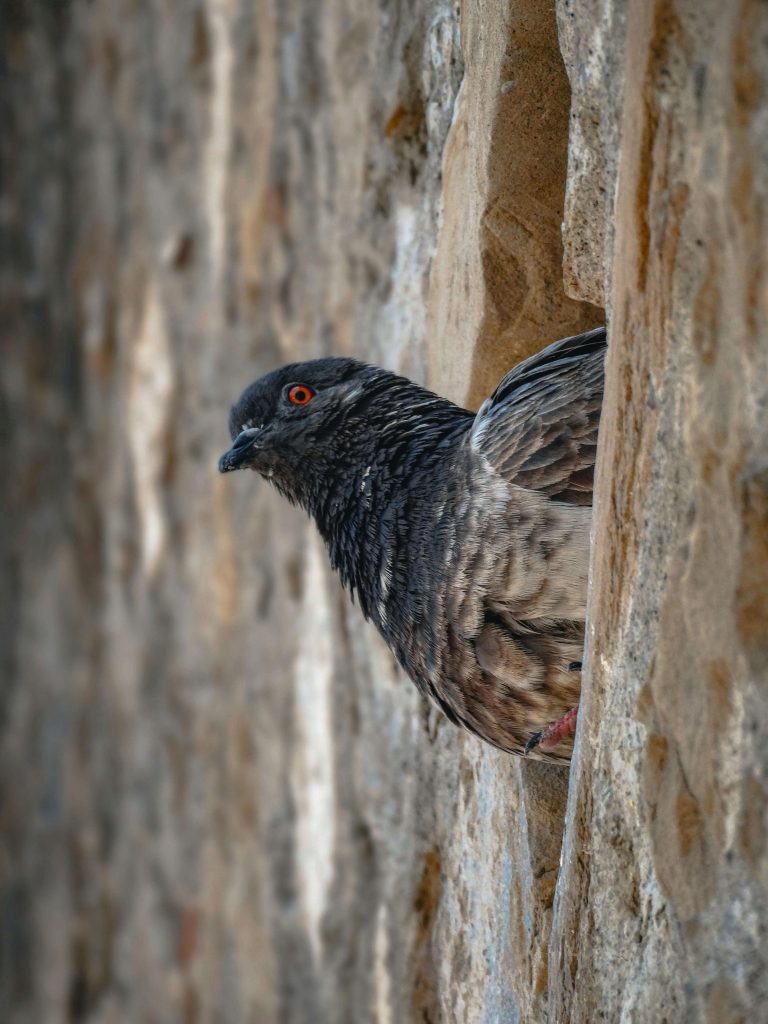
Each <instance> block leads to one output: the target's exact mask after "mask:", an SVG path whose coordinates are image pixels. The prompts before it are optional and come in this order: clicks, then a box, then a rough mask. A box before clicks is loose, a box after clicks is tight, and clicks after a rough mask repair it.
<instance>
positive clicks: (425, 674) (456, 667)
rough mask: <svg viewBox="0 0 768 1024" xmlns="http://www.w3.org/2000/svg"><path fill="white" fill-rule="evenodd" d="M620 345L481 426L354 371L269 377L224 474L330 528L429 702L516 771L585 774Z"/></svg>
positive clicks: (332, 362)
mask: <svg viewBox="0 0 768 1024" xmlns="http://www.w3.org/2000/svg"><path fill="white" fill-rule="evenodd" d="M605 350H606V332H605V329H604V328H597V329H595V330H592V331H589V332H587V333H585V334H579V335H576V336H574V337H570V338H565V339H563V340H561V341H558V342H555V343H554V344H552V345H549V346H548V347H547V348H544V349H543V350H542V351H540V352H538V353H537V354H536V355H534V356H532V357H531V358H529V359H526V360H525V361H524V362H521V363H519V364H518V365H517V366H515V367H514V368H513V369H512V370H510V371H509V373H508V374H507V375H506V376H505V377H504V378H503V379H502V380H501V382H500V383H499V385H498V386H497V388H496V390H495V391H494V392H493V394H492V395H491V396H490V397H489V398H488V399H486V401H485V402H483V404H482V405H481V407H480V409H479V411H478V412H477V413H476V414H475V413H473V412H470V411H469V410H467V409H463V408H461V407H460V406H458V405H455V404H454V403H453V402H450V401H447V400H446V399H444V398H440V397H438V396H437V395H435V394H433V393H432V392H430V391H427V390H426V389H425V388H423V387H420V386H418V385H417V384H414V383H413V382H411V381H410V380H407V379H406V378H404V377H401V376H398V375H396V374H394V373H391V372H389V371H387V370H384V369H381V368H380V367H377V366H372V365H369V364H366V363H362V362H358V361H357V360H355V359H351V358H330V357H329V358H323V359H314V360H310V361H307V362H303V363H293V364H291V365H289V366H284V367H282V368H280V369H277V370H274V371H272V372H271V373H267V374H266V375H265V376H263V377H260V378H259V379H258V380H256V381H255V382H254V383H253V384H251V385H250V386H249V387H247V388H246V389H245V391H244V392H243V393H242V395H241V396H240V398H239V399H238V400H237V401H236V402H235V404H234V406H233V407H232V410H231V413H230V417H229V430H230V435H231V438H232V445H231V447H230V448H229V450H228V451H226V452H225V453H224V455H222V456H221V459H220V461H219V469H220V471H221V472H222V473H228V472H231V471H232V470H237V469H251V470H255V471H256V472H257V473H259V474H261V476H262V477H264V478H266V479H267V480H269V481H270V482H271V483H272V484H273V485H274V486H275V487H276V488H277V490H278V491H280V493H281V494H283V495H284V496H285V497H286V498H287V499H288V500H289V501H290V502H292V503H295V504H298V505H300V506H301V507H303V508H304V509H305V510H306V511H307V512H308V513H309V514H310V515H311V516H312V517H313V518H314V520H315V523H316V524H317V527H318V529H319V531H320V534H321V535H322V538H323V540H324V541H325V544H326V546H327V549H328V554H329V557H330V561H331V565H332V566H333V568H334V569H335V570H336V571H337V572H338V573H339V575H340V577H341V581H342V583H343V584H344V586H345V587H346V588H347V589H348V590H349V591H351V593H352V596H353V599H354V598H356V599H357V600H358V602H359V605H360V608H361V609H362V612H363V615H364V616H365V617H366V618H367V619H369V620H371V621H372V622H373V624H374V625H375V626H376V627H377V629H378V630H379V632H380V633H381V635H382V636H383V637H384V640H385V641H386V642H387V644H388V645H389V647H390V648H391V650H392V651H393V653H394V655H395V657H396V658H397V660H398V662H399V663H400V665H401V666H402V668H403V669H404V670H405V672H406V673H407V674H408V675H409V676H410V678H411V679H412V680H413V682H414V683H415V684H416V686H417V687H418V689H419V690H420V691H421V693H422V694H425V695H427V696H428V697H430V698H431V699H432V700H433V701H434V702H435V703H436V704H437V705H438V706H439V707H440V708H441V709H442V711H443V712H444V713H445V715H446V716H447V717H448V719H450V721H451V722H453V723H454V724H456V725H458V726H462V727H464V728H465V729H468V730H469V731H470V732H471V733H474V734H475V735H477V736H479V737H481V738H482V739H483V740H485V741H486V742H487V743H490V744H492V745H493V746H494V747H498V748H499V749H501V750H504V751H508V752H510V753H513V754H527V756H529V757H532V758H536V759H538V760H543V761H550V762H556V763H567V762H569V761H570V757H571V753H572V749H573V741H574V733H575V727H576V718H577V710H578V701H579V694H580V689H581V663H582V652H583V646H584V623H585V616H586V597H587V579H588V569H589V550H590V523H591V513H592V508H591V506H592V485H593V476H594V466H595V452H596V446H597V437H598V426H599V421H600V409H601V404H602V395H603V377H604V369H603V363H604V357H605Z"/></svg>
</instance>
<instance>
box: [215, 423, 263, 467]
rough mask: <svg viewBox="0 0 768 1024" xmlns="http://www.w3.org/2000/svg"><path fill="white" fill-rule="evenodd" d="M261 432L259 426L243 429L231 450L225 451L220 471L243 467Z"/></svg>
mask: <svg viewBox="0 0 768 1024" xmlns="http://www.w3.org/2000/svg"><path fill="white" fill-rule="evenodd" d="M260 433H261V431H260V430H259V428H258V427H252V428H251V429H250V430H243V431H242V433H240V434H238V435H237V437H236V438H235V440H234V441H233V443H232V447H231V448H230V449H229V451H226V452H224V454H223V455H222V456H221V458H220V459H219V472H220V473H231V472H232V470H233V469H242V468H243V464H244V463H245V460H246V458H247V457H248V455H249V454H250V452H251V449H252V448H253V445H254V442H255V440H256V438H257V437H258V435H259V434H260Z"/></svg>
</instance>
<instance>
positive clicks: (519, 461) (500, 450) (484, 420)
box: [470, 327, 606, 505]
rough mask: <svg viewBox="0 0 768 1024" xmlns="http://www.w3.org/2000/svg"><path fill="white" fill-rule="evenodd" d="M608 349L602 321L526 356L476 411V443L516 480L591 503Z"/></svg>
mask: <svg viewBox="0 0 768 1024" xmlns="http://www.w3.org/2000/svg"><path fill="white" fill-rule="evenodd" d="M605 350H606V332H605V328H604V327H599V328H597V329H596V330H593V331H588V332H587V333H586V334H578V335H575V336H574V337H572V338H564V339H563V340H562V341H556V342H555V343H554V344H553V345H549V346H548V347H547V348H545V349H543V350H542V351H541V352H538V353H536V355H534V356H531V358H530V359H526V360H525V361H524V362H522V363H519V364H518V365H517V366H515V367H514V368H513V369H512V370H510V371H509V373H508V374H507V375H506V376H505V377H504V378H503V379H502V381H501V382H500V383H499V385H498V387H497V388H496V390H495V391H494V392H493V394H492V395H491V397H490V398H488V399H487V401H485V402H484V403H483V405H482V407H481V408H480V410H479V412H478V413H477V416H476V417H475V421H474V423H473V425H472V431H471V434H470V439H471V445H472V448H473V449H475V450H476V451H478V452H480V453H481V454H482V455H483V456H484V458H485V459H486V460H487V461H488V462H489V463H490V464H491V466H493V468H494V469H495V470H496V472H498V473H499V474H500V475H501V476H503V477H504V479H505V480H508V481H509V482H510V483H513V484H516V485H517V486H520V487H525V488H527V489H529V490H536V491H542V492H543V493H544V494H546V495H547V496H548V497H549V498H551V499H552V500H553V501H565V502H570V503H572V504H576V505H591V504H592V483H593V476H594V465H595V454H596V451H597V432H598V427H599V425H600V410H601V407H602V400H603V379H604V369H603V363H604V359H605Z"/></svg>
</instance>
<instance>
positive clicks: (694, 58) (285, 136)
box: [0, 0, 768, 1024]
mask: <svg viewBox="0 0 768 1024" xmlns="http://www.w3.org/2000/svg"><path fill="white" fill-rule="evenodd" d="M555 14H557V20H556V17H555ZM0 33H1V34H2V53H3V61H4V68H5V76H4V84H3V89H2V90H1V91H0V117H1V118H2V123H3V126H4V127H3V132H2V133H0V159H1V160H2V182H3V184H2V188H3V194H2V198H1V199H0V218H1V222H2V232H1V233H0V238H2V243H1V244H2V247H3V261H2V276H1V277H0V309H2V320H3V325H4V330H3V341H2V344H3V391H2V405H0V424H2V438H3V446H2V460H3V464H2V470H3V479H4V480H6V481H8V486H7V487H6V488H4V489H3V498H2V500H3V503H4V507H3V523H5V524H7V526H6V527H4V529H3V530H2V532H0V557H2V576H1V578H0V614H1V615H2V672H3V680H4V685H3V687H2V691H1V695H0V701H1V703H0V778H1V779H2V783H1V784H2V803H1V804H0V808H1V810H0V820H1V821H2V830H3V852H2V857H0V908H1V909H0V919H1V920H2V940H1V941H0V958H1V963H0V1017H2V1019H3V1020H6V1019H7V1020H9V1021H11V1022H14V1024H21V1022H27V1021H32V1022H35V1024H37V1022H47V1021H53V1022H55V1021H59V1020H68V1019H70V1020H83V1021H117V1020H119V1021H123V1020H125V1021H142V1020H157V1021H176V1020H183V1021H189V1022H193V1021H216V1022H219V1021H222V1022H229V1021H231V1022H242V1021H250V1022H255V1024H270V1022H275V1024H277V1022H290V1024H293V1022H307V1024H309V1022H312V1024H316V1022H317V1024H323V1022H329V1024H336V1022H354V1024H364V1022H366V1021H371V1022H374V1021H375V1022H377V1024H387V1022H391V1024H401V1022H403V1024H404V1022H407V1021H414V1022H432V1024H437V1022H452V1021H456V1022H462V1024H463V1022H470V1024H471V1022H478V1024H479V1022H484V1024H485V1022H487V1024H492V1022H496V1021H504V1022H506V1021H525V1022H530V1024H539V1022H543V1021H551V1022H555V1021H557V1022H560V1021H563V1022H565V1021H583V1022H593V1021H595V1020H599V1019H605V1020H620V1019H622V1020H632V1021H648V1022H651V1021H653V1022H658V1021H661V1020H664V1019H666V1020H668V1021H670V1022H671V1021H678V1020H680V1021H688V1020H690V1021H699V1020H711V1021H713V1022H714V1021H717V1022H720V1021H731V1020H732V1021H737V1020H757V1019H760V1018H761V1015H762V1014H763V1007H764V1005H765V994H766V993H765V987H766V982H765V978H766V977H768V971H766V966H767V965H766V963H765V953H764V949H765V946H766V942H765V929H766V922H767V921H768V914H767V913H766V911H768V908H766V905H765V904H766V881H767V879H766V872H767V864H766V860H767V858H766V828H767V827H768V823H767V822H766V803H765V792H766V787H768V778H766V774H767V771H768V763H767V762H766V754H765V751H766V742H765V740H766V736H767V735H768V711H767V710H766V708H767V707H768V705H766V698H765V689H766V682H768V639H767V638H768V621H766V611H765V610H766V607H767V606H768V605H767V604H766V601H767V598H766V595H767V594H768V545H766V532H767V527H766V522H767V521H768V479H767V478H766V466H768V428H767V427H766V422H768V418H767V417H766V411H767V410H768V383H767V382H768V342H767V341H766V338H767V337H768V332H767V331H766V313H767V310H766V302H765V294H766V279H765V274H766V270H765V247H764V242H763V239H764V237H765V219H766V209H765V201H766V170H765V168H766V166H767V164H766V157H768V153H767V152H766V149H767V148H768V125H767V124H766V118H767V117H768V114H767V113H766V112H767V111H768V103H767V102H766V97H765V86H766V82H765V68H766V67H768V63H767V62H766V56H767V55H766V52H765V51H766V39H767V38H768V18H767V16H766V12H765V9H764V5H761V4H759V3H758V2H757V0H744V2H743V3H739V4H733V5H728V4H720V5H716V4H715V3H714V2H710V0H698V2H696V3H693V0H678V2H677V3H672V2H669V0H657V2H656V3H653V4H651V3H647V2H645V0H622V2H621V3H610V2H609V0H589V2H585V3H579V4H576V3H571V2H570V0H561V2H560V3H559V6H558V10H557V12H555V11H553V9H552V6H551V5H549V4H546V3H544V2H543V0H521V2H518V3H509V4H498V5H490V4H488V5H474V4H462V5H459V4H458V3H456V2H450V0H419V2H418V3H406V2H405V0H400V2H398V0H386V2H384V3H378V2H374V0H357V2H352V0H323V2H322V3H319V2H317V0H286V2H283V0H281V2H280V3H276V2H270V0H207V2H206V0H201V2H199V3H195V2H193V0H186V2H184V3H178V4H174V5H171V4H167V3H161V2H160V0H155V2H149V0H144V2H138V3H137V2H130V0H94V2H90V3H88V2H86V0H72V2H70V3H66V4H64V3H50V2H43V0H37V2H34V0H29V2H26V0H8V2H6V3H5V4H4V9H3V16H2V19H1V20H0ZM569 80H570V89H569ZM571 90H572V95H571ZM569 109H570V121H569ZM569 140H570V146H569ZM566 171H567V186H566ZM563 221H564V235H563V239H564V245H563V243H562V242H561V233H560V226H561V222H563ZM563 279H564V280H565V287H564V286H563V284H562V282H563ZM566 290H567V294H566ZM590 303H601V304H604V305H606V306H607V308H608V311H609V314H610V323H611V341H612V347H611V353H610V357H609V362H608V393H607V399H606V412H605V424H606V426H605V429H604V431H603V435H602V442H601V453H600V486H599V495H598V502H597V514H596V524H595V536H596V538H597V542H596V544H595V557H594V581H595V586H594V587H593V593H592V596H591V608H592V623H593V625H592V627H591V629H590V636H589V646H590V652H589V662H590V665H589V683H588V685H587V690H586V694H585V699H584V704H583V709H584V710H583V714H582V725H581V736H580V740H579V744H578V749H577V756H576V760H575V763H574V766H573V768H572V770H571V773H570V795H569V794H568V788H569V776H568V774H567V773H566V772H564V771H562V770H559V769H557V768H552V767H547V766H541V765H537V764H530V763H524V762H522V761H520V760H519V759H514V758H510V757H506V756H504V755H502V754H500V753H498V752H496V751H493V750H490V749H489V748H486V747H484V746H483V745H482V744H481V743H480V742H479V741H477V740H475V739H473V738H472V737H468V736H464V735H463V734H460V733H458V732H457V731H456V730H455V729H454V728H453V727H452V726H451V725H450V724H449V723H447V722H445V721H444V720H443V719H442V718H441V717H440V716H439V715H438V714H437V713H436V712H435V711H434V710H433V709H432V708H431V707H428V706H427V705H426V704H423V703H422V702H421V700H420V699H419V698H418V696H417V694H416V692H415V690H414V688H413V687H412V686H411V684H410V683H409V682H408V681H407V680H406V679H405V678H404V677H403V676H402V674H401V673H400V672H399V671H398V670H397V668H396V666H395V665H394V663H393V660H392V658H391V656H390V655H389V654H388V652H387V651H386V649H385V648H384V647H383V645H382V644H381V642H380V641H379V640H378V638H377V636H376V635H375V634H374V632H373V630H372V629H371V627H370V626H369V625H368V624H366V623H364V622H363V621H362V619H361V616H360V615H359V612H358V611H357V609H356V608H355V607H353V606H351V605H350V604H349V602H348V600H347V598H346V597H345V596H344V595H342V594H341V592H340V590H339V587H338V583H337V581H336V579H335V578H334V577H332V576H331V574H330V573H329V571H328V570H327V567H326V564H325V556H324V552H323V550H322V548H321V545H320V544H319V542H318V540H317V538H316V536H315V534H314V531H313V528H312V526H311V524H310V523H308V521H307V520H306V519H305V518H304V517H303V516H302V515H301V514H300V513H298V512H296V511H295V510H291V509H289V508H287V507H286V505H285V503H283V502H282V501H281V500H280V499H279V498H278V497H277V496H276V495H274V494H272V493H271V491H270V490H269V488H268V487H267V486H266V485H264V484H261V483H259V482H258V481H257V480H255V479H251V478H250V476H243V477H242V478H240V477H239V476H235V477H225V478H222V477H219V476H218V475H217V473H216V469H215V462H216V457H217V455H218V453H219V452H220V450H221V449H222V446H223V445H224V444H225V443H226V440H227V435H226V412H227V408H228V405H229V403H230V401H231V400H232V398H233V397H234V396H235V394H236V393H237V392H238V390H239V389H240V388H241V387H242V385H243V384H244V383H246V382H247V381H248V380H250V379H251V378H253V377H254V376H256V375H257V374H259V373H260V372H262V371H264V370H265V369H267V368H269V367H271V366H273V365H275V364H277V363H278V362H281V361H286V360H289V359H293V358H299V357H308V356H313V355H319V354H322V353H330V352H333V353H350V354H355V355H358V356H362V357H363V358H368V359H371V360H373V361H377V362H380V363H382V364H384V365H387V366H390V367H392V368H395V369H397V370H399V371H402V372H405V373H407V374H409V375H411V376H413V377H414V378H416V379H420V380H424V381H427V382H428V383H429V384H430V385H431V386H433V387H434V388H436V389H437V390H440V391H442V392H443V393H445V394H448V395H449V396H450V397H453V398H455V399H457V400H461V401H465V402H466V403H467V404H470V405H471V404H476V403H478V402H479V401H480V400H481V398H482V397H483V395H484V394H485V393H486V392H487V389H488V388H489V387H490V386H492V384H493V382H494V381H495V379H496V378H497V377H498V376H499V375H500V374H501V373H502V372H503V371H504V370H505V369H506V368H507V367H508V366H509V365H511V364H512V363H513V362H514V361H516V360H517V359H519V358H520V357H521V356H523V355H525V354H527V353H529V352H531V351H533V350H535V349H536V348H538V347H540V346H541V345H542V344H544V343H546V342H547V341H549V340H552V339H553V338H554V337H557V336H560V335H563V334H566V333H570V332H573V331H576V330H579V329H581V328H584V327H588V326H592V325H593V324H595V323H598V322H601V321H602V319H603V316H604V314H603V313H602V311H601V310H600V309H599V308H597V307H596V306H594V305H590ZM761 684H762V686H761ZM567 797H569V800H568V805H567V809H566V798H567ZM564 821H565V823H566V830H565V841H564V846H563V853H562V867H561V839H562V836H563V822H564Z"/></svg>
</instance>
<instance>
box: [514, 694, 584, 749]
mask: <svg viewBox="0 0 768 1024" xmlns="http://www.w3.org/2000/svg"><path fill="white" fill-rule="evenodd" d="M578 713H579V705H578V704H577V705H576V707H575V708H571V710H570V711H566V713H565V714H564V715H563V716H562V718H558V720H557V721H556V722H553V723H552V724H551V725H548V726H547V727H546V729H542V730H541V731H540V732H535V733H534V734H533V736H531V738H530V739H529V740H528V742H527V743H526V745H525V753H526V754H530V752H531V751H532V750H535V749H536V747H538V748H539V750H541V752H542V753H545V752H547V751H549V750H553V749H554V748H555V747H556V746H557V745H558V743H560V742H561V741H562V740H564V739H566V738H567V737H568V736H573V734H574V733H575V732H576V716H577V715H578Z"/></svg>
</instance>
